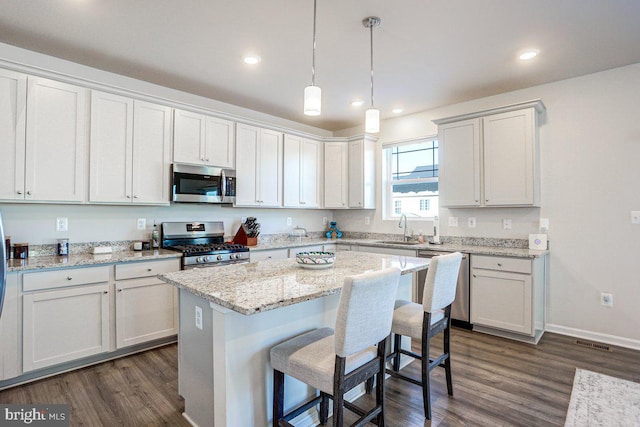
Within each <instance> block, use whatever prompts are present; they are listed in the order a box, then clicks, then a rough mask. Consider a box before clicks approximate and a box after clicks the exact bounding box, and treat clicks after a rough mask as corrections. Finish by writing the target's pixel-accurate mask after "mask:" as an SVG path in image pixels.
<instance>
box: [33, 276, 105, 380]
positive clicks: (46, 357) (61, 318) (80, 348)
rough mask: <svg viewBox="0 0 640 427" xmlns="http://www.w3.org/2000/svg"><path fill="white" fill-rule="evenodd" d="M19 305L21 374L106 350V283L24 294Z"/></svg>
mask: <svg viewBox="0 0 640 427" xmlns="http://www.w3.org/2000/svg"><path fill="white" fill-rule="evenodd" d="M35 274H43V273H35ZM22 304H23V315H22V327H23V342H22V365H23V371H24V372H29V371H32V370H34V369H39V368H44V367H47V366H51V365H56V364H59V363H63V362H69V361H71V360H75V359H79V358H82V357H87V356H92V355H94V354H98V353H103V352H106V351H108V350H109V322H110V319H109V284H108V283H107V282H103V283H98V284H92V285H87V286H77V287H72V288H66V289H62V290H49V291H45V292H34V293H30V294H25V295H24V296H23V299H22Z"/></svg>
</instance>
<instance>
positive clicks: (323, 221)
mask: <svg viewBox="0 0 640 427" xmlns="http://www.w3.org/2000/svg"><path fill="white" fill-rule="evenodd" d="M328 223H329V218H327V217H326V216H323V217H322V225H327V224H328Z"/></svg>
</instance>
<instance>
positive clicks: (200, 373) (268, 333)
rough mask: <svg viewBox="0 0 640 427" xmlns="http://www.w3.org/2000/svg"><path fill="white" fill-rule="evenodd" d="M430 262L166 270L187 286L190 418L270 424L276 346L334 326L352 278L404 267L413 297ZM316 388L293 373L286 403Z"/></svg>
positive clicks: (182, 386)
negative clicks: (414, 283)
mask: <svg viewBox="0 0 640 427" xmlns="http://www.w3.org/2000/svg"><path fill="white" fill-rule="evenodd" d="M428 265H429V259H426V258H414V257H404V256H393V255H380V254H371V253H357V252H341V253H337V254H336V262H335V264H334V266H333V267H331V268H329V269H326V270H307V269H303V268H301V267H300V266H298V265H297V263H296V261H295V260H294V259H286V260H276V261H263V262H258V263H252V264H236V265H229V266H224V267H218V268H203V269H194V270H188V271H180V272H175V273H166V274H162V275H160V276H159V278H160V279H161V280H164V281H165V282H167V283H170V284H172V285H175V286H177V287H178V288H179V289H180V314H179V316H180V321H179V325H180V329H179V333H178V345H179V368H178V369H179V384H178V387H179V393H180V395H181V396H182V397H184V399H185V412H184V416H185V418H186V419H187V420H188V421H189V422H190V423H192V424H193V425H198V426H201V427H204V426H267V425H269V422H270V419H271V402H272V370H271V365H270V363H269V350H270V349H271V347H273V346H274V345H276V344H278V343H281V342H283V341H285V340H287V339H289V338H291V337H294V336H296V335H299V334H302V333H304V332H307V331H309V330H312V329H315V328H320V327H325V326H329V327H333V326H334V323H335V316H336V310H337V306H338V300H339V291H340V289H341V288H342V284H343V282H344V279H345V277H347V276H350V275H354V274H360V273H364V272H365V271H372V270H381V269H384V268H387V267H392V266H396V267H399V268H400V269H401V270H402V274H403V276H402V277H401V280H400V286H399V287H398V298H402V299H410V298H411V274H410V273H413V272H417V271H419V270H423V269H426V268H427V267H428ZM314 392H315V391H314V390H312V389H310V388H309V387H308V386H306V385H305V384H302V383H300V382H298V381H296V380H294V379H292V378H287V383H286V393H285V407H286V408H289V407H292V406H294V405H296V404H298V403H300V402H302V401H304V400H306V398H307V397H308V396H310V395H311V394H312V393H314ZM311 416H313V415H311ZM300 417H301V419H300V420H298V421H299V424H303V425H310V424H312V418H311V417H310V416H309V415H308V414H303V415H301V416H300ZM305 417H306V418H305Z"/></svg>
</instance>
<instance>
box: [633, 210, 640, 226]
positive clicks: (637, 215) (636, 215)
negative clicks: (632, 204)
mask: <svg viewBox="0 0 640 427" xmlns="http://www.w3.org/2000/svg"><path fill="white" fill-rule="evenodd" d="M631 224H640V211H631Z"/></svg>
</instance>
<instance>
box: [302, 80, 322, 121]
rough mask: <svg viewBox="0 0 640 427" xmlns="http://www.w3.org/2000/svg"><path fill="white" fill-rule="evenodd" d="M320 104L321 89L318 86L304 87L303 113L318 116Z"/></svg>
mask: <svg viewBox="0 0 640 427" xmlns="http://www.w3.org/2000/svg"><path fill="white" fill-rule="evenodd" d="M321 105H322V89H320V87H319V86H307V87H305V88H304V114H306V115H307V116H319V115H320V112H321V108H322V107H321Z"/></svg>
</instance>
